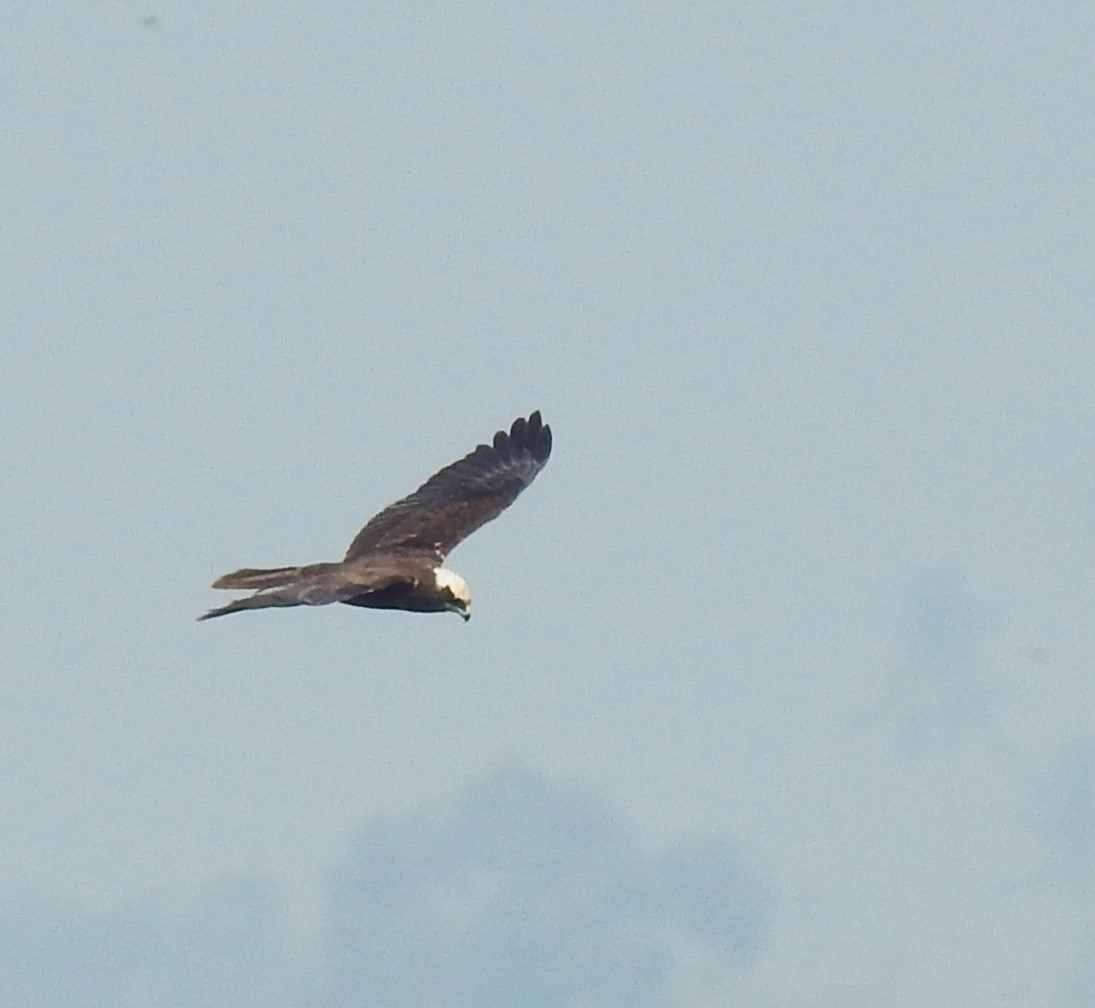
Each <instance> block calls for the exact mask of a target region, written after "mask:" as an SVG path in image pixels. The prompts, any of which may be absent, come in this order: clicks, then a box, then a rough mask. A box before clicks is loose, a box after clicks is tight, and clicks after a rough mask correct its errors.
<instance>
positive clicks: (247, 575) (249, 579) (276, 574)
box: [213, 567, 300, 591]
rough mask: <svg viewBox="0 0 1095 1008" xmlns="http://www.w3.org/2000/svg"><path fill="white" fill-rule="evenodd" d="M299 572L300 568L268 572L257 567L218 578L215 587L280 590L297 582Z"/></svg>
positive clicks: (274, 569)
mask: <svg viewBox="0 0 1095 1008" xmlns="http://www.w3.org/2000/svg"><path fill="white" fill-rule="evenodd" d="M299 572H300V568H299V567H270V568H267V569H266V570H262V569H259V568H256V567H244V568H243V569H242V570H238V571H232V573H231V574H225V575H224V577H219V578H217V580H216V581H214V582H213V587H214V588H247V589H249V590H251V591H262V590H264V589H266V588H279V587H281V586H282V585H286V584H289V582H291V581H295V580H296V578H297V575H298V574H299Z"/></svg>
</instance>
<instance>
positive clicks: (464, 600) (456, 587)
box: [433, 567, 471, 623]
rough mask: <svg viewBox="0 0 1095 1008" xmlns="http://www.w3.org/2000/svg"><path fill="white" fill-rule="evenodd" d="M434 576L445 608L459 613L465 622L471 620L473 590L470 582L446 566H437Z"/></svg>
mask: <svg viewBox="0 0 1095 1008" xmlns="http://www.w3.org/2000/svg"><path fill="white" fill-rule="evenodd" d="M433 577H434V582H435V583H436V585H437V591H438V594H439V595H440V596H441V598H442V600H443V601H444V603H445V609H446V610H447V611H448V612H454V613H459V614H460V616H461V617H463V619H464V622H465V623H466V622H467V621H468V620H470V619H471V591H470V589H469V588H468V582H467V581H465V580H464V579H463V578H462V577H461V576H460V575H459V574H457V573H456V571H451V570H449V569H448V568H446V567H435V568H434V572H433Z"/></svg>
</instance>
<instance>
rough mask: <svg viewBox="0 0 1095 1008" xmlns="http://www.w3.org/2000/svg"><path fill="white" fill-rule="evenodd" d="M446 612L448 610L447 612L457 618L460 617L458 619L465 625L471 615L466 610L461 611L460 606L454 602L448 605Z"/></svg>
mask: <svg viewBox="0 0 1095 1008" xmlns="http://www.w3.org/2000/svg"><path fill="white" fill-rule="evenodd" d="M448 610H449V612H454V613H456V615H457V616H459V617H460V618H461V619H462V620H463V621H464V622H465V623H467V622H468V620H470V619H471V613H470V612H468V610H467V609H462V608H461V607H460V606H458V605H457V604H456V603H455V602H453V603H451V604H450V605H449V606H448Z"/></svg>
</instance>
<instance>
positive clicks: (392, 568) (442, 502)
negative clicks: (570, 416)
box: [198, 412, 551, 620]
mask: <svg viewBox="0 0 1095 1008" xmlns="http://www.w3.org/2000/svg"><path fill="white" fill-rule="evenodd" d="M550 455H551V428H550V427H548V426H546V425H545V424H543V423H542V422H541V419H540V414H539V412H536V413H533V414H532V415H531V416H530V417H529V418H528V420H525V419H523V418H520V419H517V420H515V421H514V422H513V424H512V426H511V427H510V430H509V433H507V432H506V431H499V432H498V433H497V434H495V436H494V440H493V443H492V444H491V445H482V444H481V445H479V447H478V448H476V449H475V451H473V452H471V453H470V454H469V455H466V456H465V457H464V458H462V459H460V460H459V461H457V462H454V463H452V465H449V466H446V467H445V468H444V469H441V470H440V471H439V472H437V473H435V474H434V475H433V476H431V477H430V478H429V479H428V480H427V481H426V482H425V483H423V484H422V486H420V487H419V488H418V489H417V490H416V491H415V492H414V493H413V494H409V495H408V496H407V497H404V498H403V499H402V500H399V501H396V503H394V504H392V505H391V506H390V507H387V508H385V509H384V510H383V511H381V512H380V513H379V514H378V515H376V516H375V517H374V518H372V519H371V520H370V521H369V523H368V524H367V525H366V526H365V527H364V528H363V529H362V530H361V531H360V532H359V533H358V534H357V536H356V537H355V539H354V541H353V542H352V543H351V544H350V548H349V549H348V550H347V552H346V556H345V558H344V559H343V560H342V561H341V562H338V563H319V564H309V565H307V566H305V567H275V568H269V569H262V570H260V569H256V568H244V569H242V570H238V571H234V572H233V573H231V574H225V575H224V577H221V578H218V579H217V580H216V581H214V582H213V587H214V588H238V589H249V590H251V591H254V592H255V594H253V595H250V596H248V597H246V598H242V599H237V600H236V601H234V602H230V603H229V604H228V605H226V606H221V607H220V608H219V609H211V610H210V611H209V612H207V613H205V614H204V615H203V616H199V617H198V619H200V620H205V619H211V618H212V617H214V616H227V615H228V614H229V613H234V612H242V611H244V610H246V609H267V608H273V607H283V606H299V605H326V604H328V603H331V602H342V603H344V604H346V605H353V606H363V607H365V608H369V609H403V610H406V611H409V612H457V613H459V614H460V615H461V616H463V617H464V619H465V620H466V619H468V618H469V613H468V608H469V606H470V604H471V593H470V592H469V590H468V586H467V583H466V582H465V581H464V579H463V578H462V577H460V575H459V574H457V573H455V572H454V571H451V570H448V569H447V568H445V567H443V566H441V562H442V561H443V560H444V559H445V556H446V555H447V554H448V552H449V551H450V550H451V549H452V548H453V547H454V546H456V545H457V543H459V542H460V541H461V540H463V539H464V538H466V537H467V536H469V535H470V534H471V533H472V532H474V531H475V530H476V529H477V528H479V527H480V526H482V525H485V524H486V523H487V522H488V521H490V520H491V519H493V518H496V517H497V516H498V515H499V514H501V513H502V511H504V510H505V509H506V508H507V507H509V505H510V504H512V503H513V501H514V500H515V499H516V497H517V495H518V494H519V493H520V492H521V491H522V490H524V488H525V487H526V486H528V485H529V484H530V483H531V482H532V481H533V480H534V479H535V478H536V475H537V474H538V473H539V471H540V470H541V469H542V468H543V467H544V466H545V465H546V464H547V460H548V458H549V457H550Z"/></svg>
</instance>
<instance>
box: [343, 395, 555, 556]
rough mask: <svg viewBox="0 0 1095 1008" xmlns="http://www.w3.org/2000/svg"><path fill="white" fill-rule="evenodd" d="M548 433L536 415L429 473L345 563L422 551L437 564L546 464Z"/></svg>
mask: <svg viewBox="0 0 1095 1008" xmlns="http://www.w3.org/2000/svg"><path fill="white" fill-rule="evenodd" d="M550 455H551V428H550V427H549V426H547V425H546V424H545V423H543V422H542V420H541V418H540V411H539V410H537V411H536V412H535V413H533V414H532V415H531V416H530V417H529V418H528V419H527V420H525V419H524V418H523V417H519V418H518V419H517V420H514V421H513V424H512V426H511V427H510V429H509V433H508V434H507V433H506V431H499V432H498V433H497V434H495V435H494V441H493V444H491V445H485V444H481V445H479V446H478V447H477V448H476V449H475V451H473V452H471V453H470V454H468V455H465V456H464V458H462V459H460V460H459V461H457V462H453V463H452V465H448V466H446V467H445V468H444V469H441V470H440V471H438V472H436V473H434V475H433V476H431V477H430V478H429V479H428V480H426V482H425V483H423V484H422V486H420V487H419V488H418V489H417V490H415V492H414V493H412V494H409V495H408V496H406V497H404V498H403V499H402V500H399V501H396V502H395V503H394V504H392V505H391V506H389V507H387V508H385V509H384V510H383V511H381V512H380V514H378V515H376V517H374V518H373V519H372V520H371V521H370V522H369V523H368V524H367V525H366V526H365V527H364V528H363V529H362V530H361V531H360V532H359V533H358V534H357V536H356V538H355V539H354V541H353V542H352V543H351V544H350V548H349V550H347V551H346V559H347V560H354V559H356V558H357V557H361V556H365V555H367V554H370V553H374V552H378V551H382V550H404V549H407V550H426V551H429V552H430V553H432V554H433V555H435V556H436V557H437V558H438V559H439V560H443V559H444V558H445V555H446V554H447V553H448V552H449V551H450V550H452V548H453V547H454V546H456V544H457V543H459V542H460V541H461V540H463V539H465V538H467V537H468V536H469V535H471V533H472V532H474V531H475V530H476V529H477V528H480V527H481V526H483V525H486V523H487V522H489V521H491V520H492V519H493V518H497V517H498V515H500V514H501V513H502V512H503V511H504V510H505V509H506V508H507V507H509V506H510V504H512V503H513V502H514V500H516V498H517V495H518V494H519V493H520V492H521V491H522V490H524V489H525V487H527V486H528V485H529V484H530V483H531V482H532V481H533V480H534V479H535V478H536V475H537V473H539V472H540V470H541V469H543V467H544V466H545V465H546V464H547V460H548V458H549V456H550Z"/></svg>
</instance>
